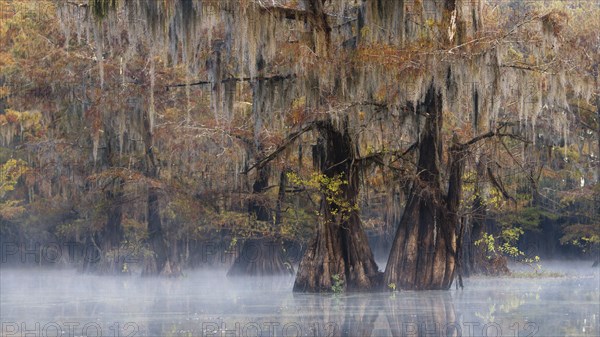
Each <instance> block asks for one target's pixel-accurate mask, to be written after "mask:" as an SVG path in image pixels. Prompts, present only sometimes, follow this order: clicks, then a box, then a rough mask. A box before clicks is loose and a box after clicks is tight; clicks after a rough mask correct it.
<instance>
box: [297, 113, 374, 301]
mask: <svg viewBox="0 0 600 337" xmlns="http://www.w3.org/2000/svg"><path fill="white" fill-rule="evenodd" d="M317 129H318V130H319V133H320V135H321V137H322V144H323V146H322V147H317V151H319V152H320V151H322V153H317V154H316V155H314V156H313V157H315V158H320V159H319V160H318V161H319V163H318V166H319V168H320V170H321V172H322V173H323V174H324V175H325V176H326V177H327V178H330V179H338V178H339V179H343V180H347V184H342V185H341V186H340V188H341V198H342V200H343V204H344V205H345V206H343V205H338V204H336V202H335V200H334V201H331V200H329V201H328V200H327V198H325V197H324V198H323V199H322V200H321V206H320V208H321V210H320V213H321V216H320V217H319V223H318V224H317V226H318V227H317V233H316V237H315V238H314V240H313V241H312V242H311V244H310V245H309V247H308V249H307V250H306V253H305V255H304V256H303V258H302V261H301V262H300V266H299V267H298V273H297V275H296V281H295V283H294V291H297V292H330V291H332V286H333V285H334V277H337V278H339V282H340V284H338V285H341V284H343V287H344V289H345V290H348V291H359V290H372V289H376V288H377V287H378V286H379V284H380V283H381V277H380V276H381V273H380V272H379V270H378V268H377V264H376V263H375V260H374V259H373V253H372V252H371V248H370V247H369V243H368V241H367V236H366V234H365V232H364V231H363V229H362V227H361V222H360V218H359V214H358V210H356V209H355V208H352V207H350V208H352V209H348V208H349V207H347V206H348V205H350V206H352V205H356V199H357V195H358V191H359V176H358V169H357V167H355V165H354V159H355V152H354V149H355V146H354V143H353V141H352V138H351V137H350V135H349V133H348V127H347V124H345V125H344V126H343V127H342V130H341V131H340V130H338V129H336V128H335V127H334V125H332V123H331V122H330V121H325V122H320V123H318V125H317ZM319 148H320V150H319ZM338 202H339V201H338ZM339 203H342V202H339ZM344 208H345V209H344Z"/></svg>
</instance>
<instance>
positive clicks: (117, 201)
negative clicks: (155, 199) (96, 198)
mask: <svg viewBox="0 0 600 337" xmlns="http://www.w3.org/2000/svg"><path fill="white" fill-rule="evenodd" d="M104 129H105V130H106V131H105V132H104V135H105V136H106V138H105V140H106V150H105V155H104V160H105V163H106V165H108V166H109V167H115V166H116V161H115V156H116V153H115V151H114V148H115V144H113V139H112V136H113V135H112V133H111V132H110V130H111V127H110V126H105V127H104ZM123 185H124V181H123V178H121V177H114V178H113V179H112V180H111V182H109V183H107V185H106V186H104V187H103V189H104V190H105V191H106V192H105V193H104V196H105V200H106V204H107V209H106V212H107V217H106V222H105V223H104V227H102V230H101V231H99V232H98V233H96V234H93V235H94V243H95V244H96V245H97V246H96V248H97V249H99V250H100V251H99V252H98V256H97V257H98V258H97V259H96V258H91V259H84V263H83V264H84V265H83V271H84V272H91V273H100V274H120V273H124V272H125V270H126V269H125V268H124V265H123V264H124V263H125V258H126V257H125V255H126V253H125V252H121V251H120V250H119V249H120V246H121V242H122V241H123V237H124V233H123V226H122V220H123Z"/></svg>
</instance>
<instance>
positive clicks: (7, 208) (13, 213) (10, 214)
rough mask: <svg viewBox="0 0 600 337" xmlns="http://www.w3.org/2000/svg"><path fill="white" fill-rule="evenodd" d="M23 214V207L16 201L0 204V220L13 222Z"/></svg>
mask: <svg viewBox="0 0 600 337" xmlns="http://www.w3.org/2000/svg"><path fill="white" fill-rule="evenodd" d="M24 212H25V207H23V206H21V205H20V201H18V200H9V201H7V202H4V203H0V219H3V220H13V219H15V218H17V217H19V216H20V215H21V214H23V213H24Z"/></svg>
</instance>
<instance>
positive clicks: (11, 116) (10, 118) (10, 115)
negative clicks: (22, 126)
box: [5, 109, 21, 124]
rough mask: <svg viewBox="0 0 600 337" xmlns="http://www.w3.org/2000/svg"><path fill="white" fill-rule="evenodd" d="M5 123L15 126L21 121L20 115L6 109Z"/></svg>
mask: <svg viewBox="0 0 600 337" xmlns="http://www.w3.org/2000/svg"><path fill="white" fill-rule="evenodd" d="M5 116H6V121H7V122H9V123H11V124H15V123H17V122H19V120H20V119H21V113H20V112H18V111H15V110H12V109H6V114H5Z"/></svg>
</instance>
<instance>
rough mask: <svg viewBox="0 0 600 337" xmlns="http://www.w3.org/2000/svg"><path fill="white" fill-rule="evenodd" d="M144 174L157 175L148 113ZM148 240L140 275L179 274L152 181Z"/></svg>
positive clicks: (158, 190)
mask: <svg viewBox="0 0 600 337" xmlns="http://www.w3.org/2000/svg"><path fill="white" fill-rule="evenodd" d="M143 125H144V145H145V150H146V154H145V164H146V176H147V177H148V178H150V179H156V178H158V176H159V172H158V164H157V159H156V157H155V155H154V137H153V132H152V126H151V125H150V117H149V113H148V112H146V113H144V115H143ZM147 220H148V240H147V244H148V246H149V249H150V251H151V253H152V256H150V257H149V258H147V259H145V261H144V268H143V270H142V275H144V276H153V275H162V276H169V277H171V276H179V275H180V274H181V270H180V266H179V264H178V261H174V260H173V259H171V258H170V256H169V255H170V254H169V247H168V246H167V243H166V240H165V237H164V230H163V227H162V221H161V218H160V188H159V187H157V186H154V184H153V183H152V182H150V183H149V184H148V219H147Z"/></svg>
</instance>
